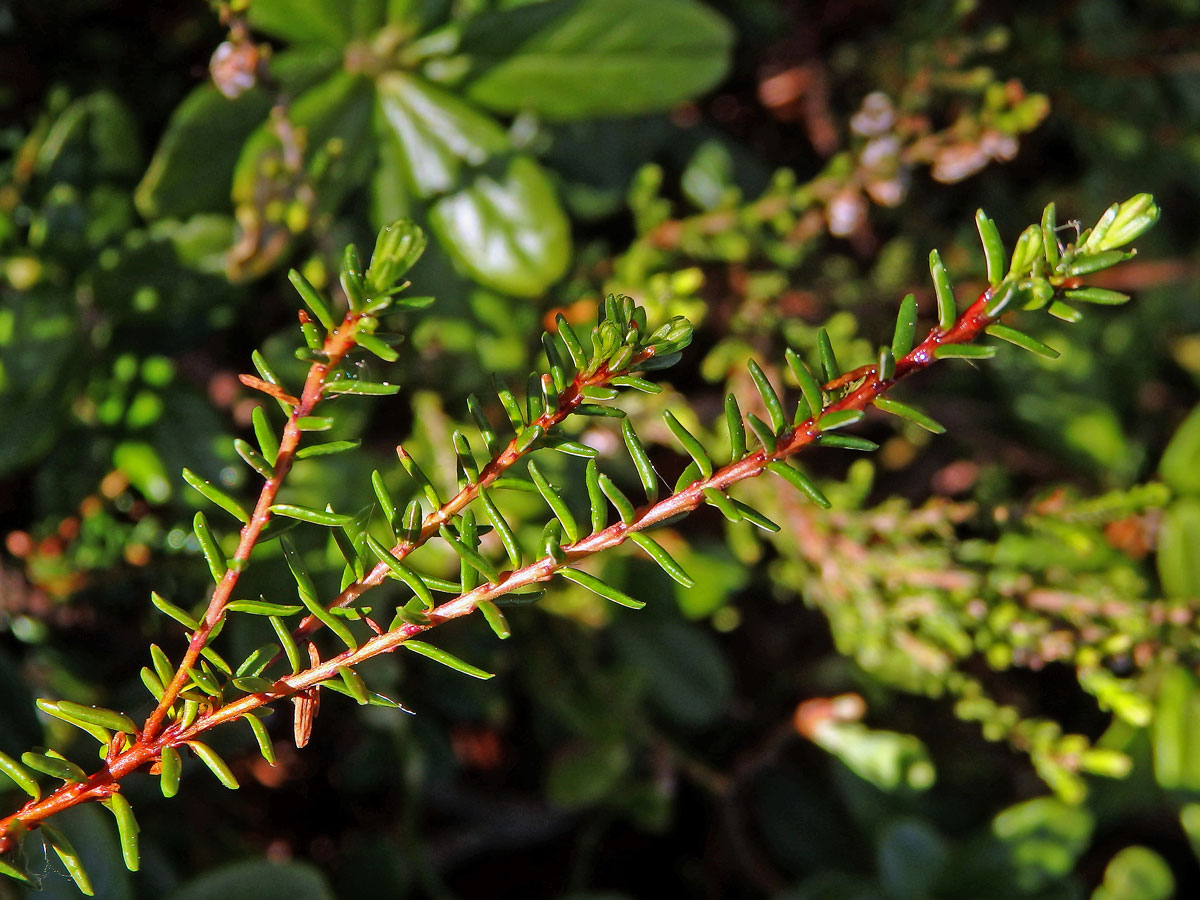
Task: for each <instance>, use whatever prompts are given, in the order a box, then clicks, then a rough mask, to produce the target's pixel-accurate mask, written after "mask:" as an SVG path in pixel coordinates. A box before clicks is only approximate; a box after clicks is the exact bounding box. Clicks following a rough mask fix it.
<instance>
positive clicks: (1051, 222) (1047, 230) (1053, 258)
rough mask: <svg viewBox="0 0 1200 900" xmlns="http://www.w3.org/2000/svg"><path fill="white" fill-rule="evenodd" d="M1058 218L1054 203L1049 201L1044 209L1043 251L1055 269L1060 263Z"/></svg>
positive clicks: (1047, 260) (1051, 266)
mask: <svg viewBox="0 0 1200 900" xmlns="http://www.w3.org/2000/svg"><path fill="white" fill-rule="evenodd" d="M1057 229H1058V219H1057V217H1056V215H1055V209H1054V204H1053V203H1047V204H1046V208H1045V210H1043V211H1042V253H1043V254H1044V255H1045V257H1046V262H1047V263H1049V264H1050V268H1051V269H1053V268H1054V267H1055V266H1057V265H1058V260H1059V253H1058V234H1057Z"/></svg>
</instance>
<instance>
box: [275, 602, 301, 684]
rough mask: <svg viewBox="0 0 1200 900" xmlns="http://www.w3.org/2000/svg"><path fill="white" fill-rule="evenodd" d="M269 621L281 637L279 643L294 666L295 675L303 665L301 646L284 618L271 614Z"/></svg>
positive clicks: (278, 636)
mask: <svg viewBox="0 0 1200 900" xmlns="http://www.w3.org/2000/svg"><path fill="white" fill-rule="evenodd" d="M269 621H270V623H271V627H272V628H273V629H274V630H275V636H276V637H277V638H279V645H280V646H281V647H283V652H284V654H286V655H287V659H288V665H289V666H291V667H292V674H293V675H295V674H296V673H297V672H299V671H300V669H301V667H302V666H301V659H300V648H299V647H297V646H296V640H295V638H293V637H292V632H291V630H290V629H289V628H288V627H287V624H286V623H285V622H284V621H283V619H281V618H279V617H278V616H271V618H270V619H269Z"/></svg>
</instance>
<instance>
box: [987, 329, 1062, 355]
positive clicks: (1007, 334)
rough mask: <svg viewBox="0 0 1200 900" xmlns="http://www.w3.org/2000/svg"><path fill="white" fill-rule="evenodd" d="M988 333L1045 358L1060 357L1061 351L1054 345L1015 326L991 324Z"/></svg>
mask: <svg viewBox="0 0 1200 900" xmlns="http://www.w3.org/2000/svg"><path fill="white" fill-rule="evenodd" d="M987 333H988V334H990V335H991V336H992V337H998V338H1000V340H1002V341H1008V342H1009V343H1010V344H1016V345H1017V346H1018V347H1020V348H1022V349H1024V350H1028V351H1029V352H1030V353H1035V354H1037V355H1038V356H1041V357H1044V358H1045V359H1058V357H1059V352H1058V351H1057V350H1055V349H1054V348H1053V347H1051V346H1049V345H1047V344H1043V343H1042V342H1041V341H1039V340H1038V339H1037V338H1035V337H1031V336H1030V335H1028V334H1026V333H1025V332H1023V331H1018V330H1017V329H1015V328H1009V327H1008V326H1007V325H1000V324H998V323H997V324H995V325H989V326H988V327H987Z"/></svg>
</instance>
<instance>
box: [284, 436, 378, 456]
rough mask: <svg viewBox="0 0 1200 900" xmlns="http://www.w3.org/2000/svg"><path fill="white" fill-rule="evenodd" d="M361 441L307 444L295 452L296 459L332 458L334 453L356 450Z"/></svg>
mask: <svg viewBox="0 0 1200 900" xmlns="http://www.w3.org/2000/svg"><path fill="white" fill-rule="evenodd" d="M361 445H362V441H358V440H355V441H327V442H326V443H324V444H309V445H308V446H307V447H301V448H300V449H299V450H297V451H296V459H311V458H312V457H314V456H332V455H333V454H335V453H345V452H346V451H347V450H357V449H358V448H359V447H360V446H361Z"/></svg>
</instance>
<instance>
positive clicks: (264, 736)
mask: <svg viewBox="0 0 1200 900" xmlns="http://www.w3.org/2000/svg"><path fill="white" fill-rule="evenodd" d="M242 718H244V719H245V720H246V724H247V725H249V726H250V730H251V731H252V732H254V742H255V743H256V744H258V752H259V754H260V755H261V756H262V758H263V759H265V760H266V761H267V765H269V766H273V765H275V745H274V744H272V743H271V735H269V734H268V733H267V726H266V725H264V724H263V721H262V719H260V718H259V717H258V716H255V715H251V714H250V713H247V714H246V715H244V716H243V717H242Z"/></svg>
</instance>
